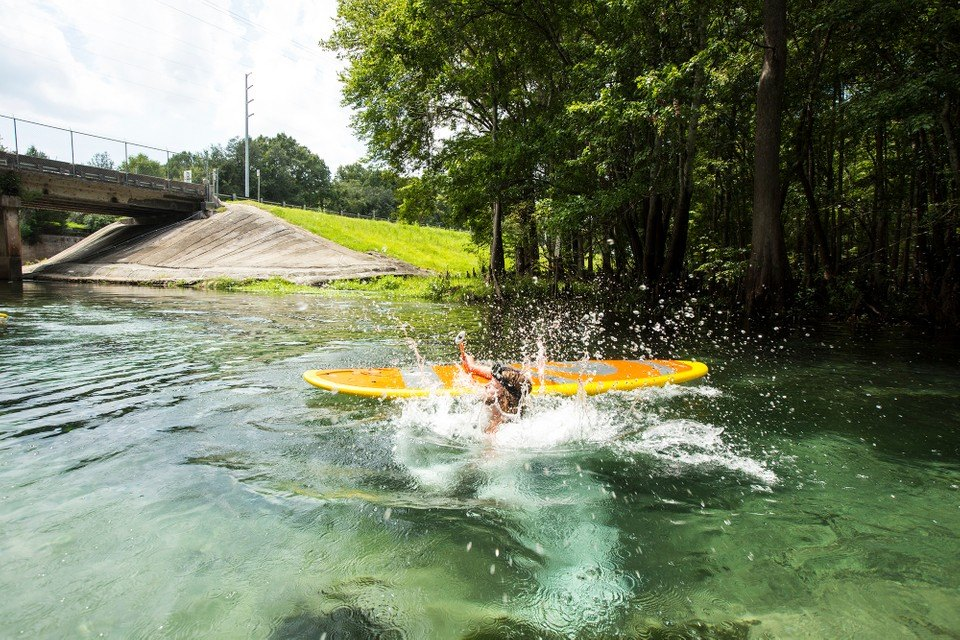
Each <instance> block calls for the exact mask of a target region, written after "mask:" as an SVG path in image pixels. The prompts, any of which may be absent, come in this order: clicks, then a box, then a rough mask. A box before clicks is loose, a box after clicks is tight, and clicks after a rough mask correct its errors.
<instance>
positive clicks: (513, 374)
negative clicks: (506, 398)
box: [490, 362, 529, 399]
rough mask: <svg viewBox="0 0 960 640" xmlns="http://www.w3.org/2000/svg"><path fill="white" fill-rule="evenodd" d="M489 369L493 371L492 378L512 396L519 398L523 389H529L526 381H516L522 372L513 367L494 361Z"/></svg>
mask: <svg viewBox="0 0 960 640" xmlns="http://www.w3.org/2000/svg"><path fill="white" fill-rule="evenodd" d="M490 370H491V371H492V372H493V378H494V380H496V381H497V382H499V383H500V384H501V385H502V386H503V388H504V389H506V390H507V393H509V394H510V395H512V396H513V397H514V398H517V399H520V397H521V396H522V395H523V393H524V391H528V390H529V385H528V384H527V383H526V381H524V382H521V383H519V384H518V383H517V378H519V377H521V376H522V375H523V374H521V373H520V372H519V371H517V370H516V369H514V368H513V367H509V366H504V365H503V364H502V363H500V362H494V363H493V366H492V367H490ZM504 374H506V375H504Z"/></svg>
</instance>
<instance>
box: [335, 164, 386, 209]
mask: <svg viewBox="0 0 960 640" xmlns="http://www.w3.org/2000/svg"><path fill="white" fill-rule="evenodd" d="M399 186H400V180H399V178H398V177H397V174H396V173H394V172H393V171H388V170H384V169H373V168H368V167H365V166H363V165H362V164H360V163H354V164H348V165H344V166H342V167H340V168H339V169H337V175H336V177H335V178H334V180H333V184H332V192H333V200H332V203H333V207H334V208H335V209H338V210H341V211H345V212H348V213H351V214H353V215H356V216H364V217H370V218H380V219H387V218H390V217H392V216H393V215H394V213H395V212H396V209H397V195H396V191H397V189H398V188H399Z"/></svg>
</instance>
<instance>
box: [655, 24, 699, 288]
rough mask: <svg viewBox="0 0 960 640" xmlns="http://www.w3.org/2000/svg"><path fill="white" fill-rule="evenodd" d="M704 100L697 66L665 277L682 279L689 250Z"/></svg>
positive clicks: (664, 269)
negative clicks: (692, 202) (698, 136)
mask: <svg viewBox="0 0 960 640" xmlns="http://www.w3.org/2000/svg"><path fill="white" fill-rule="evenodd" d="M703 29H704V27H703V23H702V21H701V26H700V46H701V47H702V46H703V45H704V42H703V39H704V32H703ZM702 101H703V67H702V66H701V65H699V64H698V65H697V68H696V71H695V72H694V76H693V101H692V102H691V104H690V121H689V122H688V123H687V140H686V145H685V147H684V151H683V168H682V169H681V178H680V197H679V198H678V199H677V208H676V211H675V212H674V218H673V237H672V238H671V240H670V250H669V251H668V252H667V259H666V261H665V262H664V265H663V276H664V280H678V279H679V278H680V275H681V273H682V272H683V258H684V256H685V255H686V252H687V232H688V230H689V228H690V202H691V200H692V199H693V165H694V162H695V161H696V158H697V125H698V124H699V122H700V103H701V102H702Z"/></svg>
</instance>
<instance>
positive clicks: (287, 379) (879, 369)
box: [0, 285, 960, 638]
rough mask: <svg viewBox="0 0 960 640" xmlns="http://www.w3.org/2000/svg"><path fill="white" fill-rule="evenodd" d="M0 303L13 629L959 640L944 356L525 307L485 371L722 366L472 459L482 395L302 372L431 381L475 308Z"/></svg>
mask: <svg viewBox="0 0 960 640" xmlns="http://www.w3.org/2000/svg"><path fill="white" fill-rule="evenodd" d="M5 286H6V285H0V287H5ZM0 309H2V310H4V311H6V312H8V313H10V314H11V319H10V321H9V322H8V323H7V325H6V326H5V327H0V363H2V365H0V532H2V535H0V559H2V567H3V570H2V571H0V592H2V593H3V594H4V597H3V598H2V599H0V636H3V637H21V636H23V637H50V638H60V637H79V638H82V637H101V634H102V635H103V636H105V637H151V638H173V637H221V638H234V637H249V638H318V637H322V635H323V634H326V637H327V638H340V637H344V638H347V637H349V638H354V637H359V638H364V637H385V638H394V637H410V638H430V637H437V638H458V637H469V638H501V637H538V636H540V637H557V638H562V637H578V638H594V637H657V638H664V637H683V638H687V637H717V638H767V637H769V638H781V637H801V638H802V637H809V638H820V637H917V638H936V637H956V636H958V635H960V589H958V587H960V542H958V536H960V402H958V398H960V377H958V374H957V372H956V371H955V367H956V364H957V362H958V355H960V352H958V349H957V347H956V345H954V344H951V343H943V342H941V343H937V342H935V341H931V340H911V339H907V338H902V337H897V336H892V335H886V336H883V337H879V338H878V337H869V338H868V337H856V336H853V335H851V334H849V333H847V332H844V331H841V330H835V331H823V330H821V331H810V332H809V333H810V335H809V336H805V335H803V333H804V332H803V331H801V332H799V334H797V335H795V336H793V337H790V338H779V337H778V338H776V339H774V340H767V341H761V342H759V343H755V344H744V343H743V342H742V341H741V338H739V337H738V334H737V333H736V332H730V333H724V332H722V331H717V330H712V331H711V330H710V329H707V328H706V327H701V326H699V325H698V324H697V323H698V319H699V315H698V314H699V312H694V313H692V314H691V315H692V316H693V317H692V318H686V319H685V321H686V322H687V326H685V327H684V328H683V329H682V330H681V331H680V332H679V333H678V335H679V336H681V337H682V339H673V340H669V339H665V338H664V337H663V336H664V333H663V331H660V330H657V329H655V328H654V327H652V326H649V327H648V326H646V325H643V326H640V325H637V326H630V322H628V321H627V320H626V319H623V321H622V322H621V321H620V320H618V319H614V318H605V319H597V318H588V319H584V318H582V317H579V315H578V314H575V315H577V317H578V320H577V321H576V322H574V324H578V326H580V328H581V329H583V327H584V326H586V327H587V329H588V330H586V331H581V332H580V333H581V334H582V335H576V336H575V337H574V338H572V339H571V338H568V337H565V336H569V335H572V334H569V333H567V334H564V333H562V332H563V330H564V329H569V327H568V326H566V325H568V324H569V321H567V320H565V317H566V316H565V315H564V314H562V313H559V314H558V313H554V312H543V313H542V314H541V315H540V316H539V317H536V318H532V319H530V320H529V322H526V323H524V324H523V326H522V328H521V329H516V328H514V332H519V333H520V334H523V335H519V336H512V337H511V339H510V340H509V341H507V342H510V343H512V345H514V347H515V348H516V349H517V350H514V351H512V350H511V349H510V348H509V345H508V346H504V345H500V349H503V350H504V352H503V353H499V354H498V355H499V356H503V357H514V358H519V357H521V356H523V355H528V356H529V355H531V350H533V349H535V348H536V347H537V346H539V345H538V344H537V343H538V342H539V343H542V344H544V345H545V347H544V348H545V349H546V350H547V355H549V356H551V357H554V354H555V353H556V356H555V357H558V358H559V357H563V358H568V357H572V354H575V353H577V352H578V350H585V351H589V352H594V351H600V352H601V354H602V355H606V356H608V357H615V356H632V355H635V353H637V352H642V351H643V350H645V349H648V348H650V349H654V350H655V351H656V352H657V355H662V356H678V357H679V356H685V357H696V358H698V359H703V360H705V361H707V362H708V363H710V364H711V365H712V369H713V372H712V374H711V376H710V377H709V379H707V380H706V381H704V382H703V383H701V384H698V385H689V386H678V387H673V388H668V389H663V390H648V391H644V392H639V393H630V394H618V395H612V394H611V395H607V396H601V397H597V398H588V399H587V398H579V399H578V398H572V399H564V400H561V399H541V400H539V401H538V402H537V403H536V404H535V405H534V407H533V408H532V410H531V412H530V414H529V415H528V416H527V417H525V418H524V420H523V421H522V422H520V423H518V424H512V425H509V426H508V427H506V428H504V429H503V430H502V431H501V432H500V433H499V434H498V435H497V437H496V438H494V439H493V440H492V441H491V440H488V439H486V438H484V437H483V436H481V435H480V434H479V432H478V430H477V428H476V424H477V407H476V406H475V405H474V404H472V403H470V402H469V401H463V402H451V401H423V402H416V403H406V404H400V403H384V402H378V401H373V400H361V399H355V398H347V397H341V396H335V395H329V394H326V393H323V392H320V391H319V390H315V389H312V388H310V387H309V386H307V385H306V384H305V383H304V382H303V381H302V380H301V378H300V375H301V373H302V372H303V370H305V369H308V368H327V367H340V366H360V365H371V366H388V365H391V364H395V363H401V364H413V363H415V362H416V360H417V357H418V355H419V356H420V357H423V358H425V359H427V360H431V361H433V360H449V359H451V358H452V357H453V349H452V348H451V338H452V335H453V334H454V333H456V331H457V330H459V329H460V328H467V329H468V331H470V332H471V334H472V335H475V336H478V344H477V345H476V349H477V350H478V351H479V352H480V353H484V352H485V351H487V350H486V349H485V346H486V345H485V342H489V338H483V336H484V334H485V331H484V329H483V327H482V326H481V318H480V316H479V312H478V311H477V310H474V309H468V308H463V307H458V306H450V305H431V304H425V303H387V302H383V301H379V300H377V299H374V298H360V297H353V298H328V297H320V296H316V297H282V298H276V297H269V296H246V295H236V294H216V293H203V292H192V291H163V290H149V289H128V288H120V287H109V288H99V287H58V286H38V285H27V286H26V287H25V288H24V289H23V290H22V291H20V290H15V289H12V288H0ZM618 323H619V324H618ZM514 327H516V325H514ZM604 327H606V330H604ZM660 329H663V327H661V328H660ZM486 333H490V331H487V332H486ZM708 333H709V335H708ZM411 345H415V346H416V351H414V350H413V349H412V348H411ZM517 345H521V346H522V349H520V348H519V347H518V346H517ZM518 351H523V352H524V353H519V352H518ZM487 352H488V353H489V351H487Z"/></svg>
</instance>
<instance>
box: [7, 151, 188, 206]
mask: <svg viewBox="0 0 960 640" xmlns="http://www.w3.org/2000/svg"><path fill="white" fill-rule="evenodd" d="M0 166H3V167H7V168H11V169H20V170H24V169H25V170H28V171H36V172H38V173H45V174H52V175H58V176H70V177H76V178H83V179H85V180H91V181H95V182H104V183H110V184H118V185H125V186H129V187H140V188H143V189H156V190H164V191H172V192H176V193H183V194H186V195H196V196H200V197H201V198H205V197H206V193H207V187H206V185H204V184H196V183H192V182H177V181H176V180H167V179H166V178H158V177H155V176H146V175H141V174H137V173H127V172H124V171H117V170H115V169H101V168H99V167H90V166H87V165H81V164H71V163H69V162H64V161H62V160H51V159H50V158H38V157H35V156H24V155H15V154H10V153H6V152H0Z"/></svg>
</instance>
